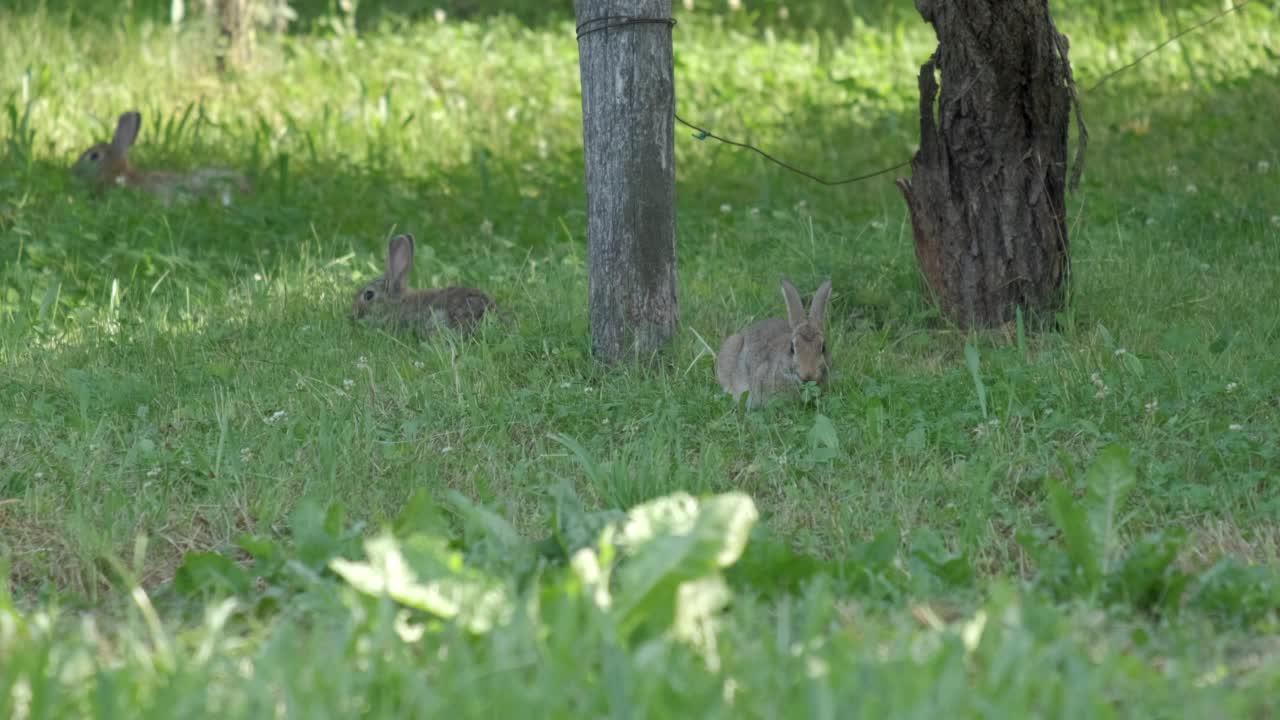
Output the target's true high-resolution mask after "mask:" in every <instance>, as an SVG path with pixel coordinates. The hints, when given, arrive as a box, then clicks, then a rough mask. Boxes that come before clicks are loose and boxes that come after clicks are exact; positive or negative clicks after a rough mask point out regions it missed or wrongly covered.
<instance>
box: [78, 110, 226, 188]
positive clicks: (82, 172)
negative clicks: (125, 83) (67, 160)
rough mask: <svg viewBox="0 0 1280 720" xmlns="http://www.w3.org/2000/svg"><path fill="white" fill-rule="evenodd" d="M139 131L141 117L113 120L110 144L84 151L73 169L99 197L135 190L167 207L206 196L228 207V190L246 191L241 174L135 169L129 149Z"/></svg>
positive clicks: (131, 114) (129, 115)
mask: <svg viewBox="0 0 1280 720" xmlns="http://www.w3.org/2000/svg"><path fill="white" fill-rule="evenodd" d="M141 129H142V115H141V114H140V113H138V112H137V111H136V110H131V111H129V112H126V113H124V114H122V115H121V116H120V119H119V120H117V121H116V132H115V135H113V136H112V138H111V142H105V143H98V144H96V145H94V146H93V147H91V148H89V149H88V150H85V151H84V152H83V153H81V154H80V158H79V159H78V160H76V164H75V166H74V167H73V170H74V172H75V174H76V176H78V177H79V178H80V179H82V180H84V181H85V182H87V183H89V184H90V186H92V187H93V190H94V192H95V193H96V194H98V195H102V194H103V193H105V192H106V191H107V190H108V189H110V188H111V187H112V186H115V185H120V186H124V187H136V188H139V189H141V190H144V191H146V192H148V193H151V194H152V195H155V196H156V197H158V198H159V199H160V200H161V201H163V202H164V203H165V204H168V203H170V202H172V201H173V200H174V198H176V197H179V196H206V197H214V198H217V199H218V200H219V201H220V202H221V203H222V204H223V205H230V204H231V198H232V190H233V189H234V190H238V191H240V192H242V193H247V192H249V190H250V188H249V181H248V180H246V179H245V177H244V175H242V174H240V173H238V172H236V171H234V170H225V169H223V168H200V169H198V170H192V171H190V172H166V171H159V170H139V169H137V168H135V167H133V165H132V164H130V162H129V148H131V147H133V144H134V142H135V141H136V140H137V139H138V132H139V131H140V130H141Z"/></svg>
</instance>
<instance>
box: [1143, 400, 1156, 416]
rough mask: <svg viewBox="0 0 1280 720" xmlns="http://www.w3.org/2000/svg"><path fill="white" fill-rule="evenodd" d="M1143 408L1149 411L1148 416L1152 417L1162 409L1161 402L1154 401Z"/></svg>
mask: <svg viewBox="0 0 1280 720" xmlns="http://www.w3.org/2000/svg"><path fill="white" fill-rule="evenodd" d="M1142 407H1143V409H1145V410H1146V411H1147V414H1148V415H1151V414H1153V413H1155V411H1156V410H1159V409H1160V401H1159V400H1152V401H1151V402H1149V403H1147V404H1146V405H1143V406H1142Z"/></svg>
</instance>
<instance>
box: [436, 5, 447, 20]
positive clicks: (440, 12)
mask: <svg viewBox="0 0 1280 720" xmlns="http://www.w3.org/2000/svg"><path fill="white" fill-rule="evenodd" d="M434 16H435V19H436V22H438V23H444V21H445V20H446V19H447V18H448V15H446V14H445V11H444V8H436V11H435V13H434Z"/></svg>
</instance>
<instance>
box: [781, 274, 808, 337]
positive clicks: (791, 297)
mask: <svg viewBox="0 0 1280 720" xmlns="http://www.w3.org/2000/svg"><path fill="white" fill-rule="evenodd" d="M782 297H783V298H784V299H785V300H786V301H787V322H789V323H791V327H796V326H797V325H799V324H800V323H802V322H804V305H802V304H801V303H800V293H798V292H796V286H795V285H792V284H791V281H790V280H788V279H786V278H783V279H782Z"/></svg>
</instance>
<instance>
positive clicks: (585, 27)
mask: <svg viewBox="0 0 1280 720" xmlns="http://www.w3.org/2000/svg"><path fill="white" fill-rule="evenodd" d="M1250 2H1252V0H1241V1H1240V2H1239V3H1237V4H1235V5H1232V6H1231V7H1230V8H1227V9H1226V10H1223V11H1222V12H1219V13H1218V14H1216V15H1214V16H1212V17H1210V18H1207V19H1205V20H1202V21H1200V22H1198V23H1196V24H1195V25H1192V26H1191V27H1188V28H1187V29H1185V30H1183V31H1181V32H1179V33H1177V34H1176V35H1174V36H1173V37H1171V38H1169V39H1168V40H1165V41H1164V42H1162V43H1160V44H1159V45H1156V46H1155V47H1153V48H1151V49H1150V50H1148V51H1147V52H1145V53H1143V54H1141V55H1139V56H1138V57H1137V58H1136V59H1135V60H1134V61H1133V62H1131V63H1129V64H1128V65H1124V66H1122V67H1119V68H1116V69H1115V70H1112V71H1111V72H1109V73H1107V74H1106V75H1103V76H1102V77H1101V78H1100V79H1098V81H1097V82H1095V83H1094V84H1092V85H1090V86H1089V87H1088V88H1087V89H1086V90H1085V92H1092V91H1094V90H1096V89H1098V87H1099V86H1101V85H1102V84H1103V83H1105V82H1106V81H1108V80H1110V79H1111V78H1113V77H1115V76H1116V75H1119V74H1120V73H1122V72H1124V71H1126V70H1129V69H1131V68H1133V67H1136V66H1137V65H1138V64H1139V63H1141V62H1142V61H1143V60H1146V59H1147V58H1148V57H1150V56H1152V55H1154V54H1156V53H1157V52H1160V51H1161V50H1163V49H1164V48H1165V47H1166V46H1168V45H1169V44H1170V43H1172V42H1174V41H1176V40H1178V39H1179V38H1181V37H1183V36H1185V35H1189V34H1190V33H1193V32H1195V31H1196V30H1199V29H1200V28H1202V27H1204V26H1206V25H1209V24H1211V23H1214V22H1217V21H1218V20H1220V19H1222V18H1224V17H1226V16H1227V15H1230V14H1231V13H1234V12H1236V11H1237V10H1240V9H1241V8H1243V7H1244V6H1245V5H1248V4H1249V3H1250ZM593 25H594V26H596V27H589V26H593ZM631 25H666V26H667V27H669V28H672V29H674V28H675V26H676V20H675V18H660V17H635V16H630V15H605V16H604V17H598V18H593V19H591V20H586V21H583V22H582V23H580V24H579V25H578V27H577V33H578V40H581V39H582V38H583V37H584V36H586V35H590V34H591V33H593V32H600V31H601V30H612V29H614V28H624V27H628V26H631ZM1076 114H1077V120H1079V104H1078V102H1077V105H1076ZM672 115H673V116H674V117H675V119H676V121H677V122H679V123H680V124H681V125H684V126H685V127H688V128H689V129H691V130H693V131H694V134H693V137H694V138H696V139H698V140H706V139H707V138H711V139H712V140H716V141H719V142H722V143H724V144H725V145H732V146H734V147H740V148H744V149H746V150H750V151H752V152H754V153H757V154H759V155H760V156H761V157H763V158H764V159H766V160H768V161H769V162H771V163H774V164H775V165H778V166H779V167H781V168H783V169H785V170H790V171H791V172H793V173H795V174H797V175H802V176H804V177H807V178H809V179H810V180H813V181H814V182H816V183H820V184H822V185H847V184H849V183H855V182H860V181H862V180H870V179H871V178H874V177H879V176H881V175H884V174H886V173H891V172H893V171H894V170H897V169H898V168H900V167H905V166H907V165H910V164H911V160H910V159H908V160H903V161H902V162H900V163H898V164H897V165H892V166H890V167H887V168H884V169H883V170H876V171H875V172H871V173H867V174H865V175H858V176H857V177H851V178H844V179H842V180H827V179H824V178H820V177H818V176H817V175H814V174H813V173H810V172H806V171H804V170H801V169H800V168H798V167H795V166H794V165H790V164H788V163H785V162H783V161H781V160H779V159H778V158H776V157H774V156H772V155H770V154H769V153H767V152H765V151H763V150H761V149H760V148H758V147H756V146H755V145H752V144H750V143H742V142H737V141H735V140H729V139H728V138H723V137H720V136H719V135H716V134H715V133H713V132H711V131H710V130H705V129H703V128H700V127H698V126H697V125H694V124H693V123H691V122H689V121H688V120H685V119H684V118H682V117H680V115H679V114H678V113H674V112H673V113H672ZM1082 129H1083V126H1082ZM1078 182H1079V177H1078V172H1077V177H1075V178H1073V184H1075V183H1078Z"/></svg>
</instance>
